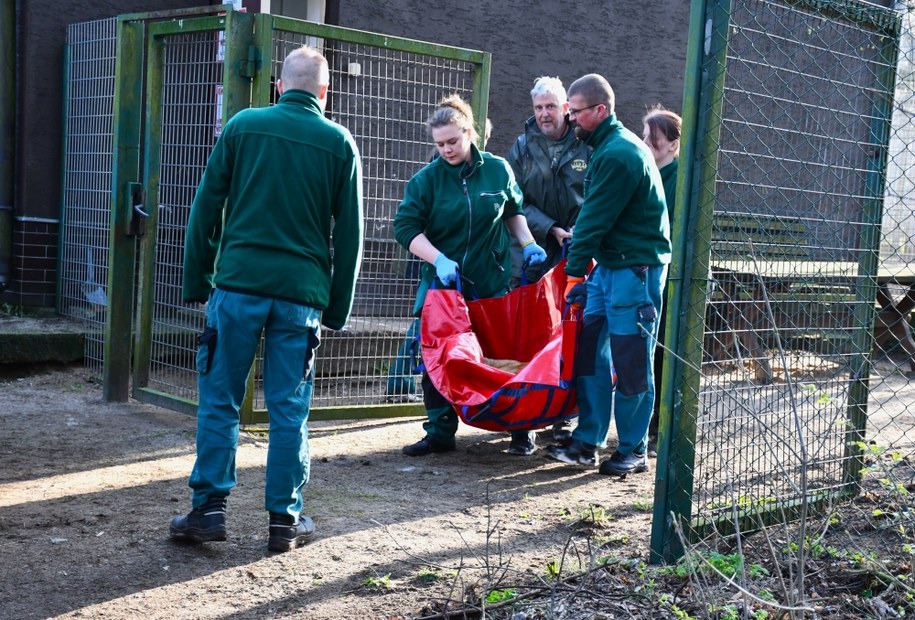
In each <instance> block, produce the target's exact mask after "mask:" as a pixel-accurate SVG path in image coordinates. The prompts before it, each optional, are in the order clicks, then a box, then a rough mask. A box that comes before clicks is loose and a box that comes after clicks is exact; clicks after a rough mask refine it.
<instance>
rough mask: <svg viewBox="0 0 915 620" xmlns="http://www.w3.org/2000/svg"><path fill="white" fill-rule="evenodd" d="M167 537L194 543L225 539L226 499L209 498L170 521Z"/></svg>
mask: <svg viewBox="0 0 915 620" xmlns="http://www.w3.org/2000/svg"><path fill="white" fill-rule="evenodd" d="M168 533H169V535H170V536H171V537H172V538H173V539H175V540H183V541H189V542H196V543H204V542H210V541H212V540H225V539H226V498H225V497H211V498H210V499H209V500H207V503H206V504H204V505H203V506H199V507H198V508H194V509H193V510H191V511H190V512H189V513H188V514H186V515H181V516H179V517H175V518H174V519H172V522H171V524H170V525H169V526H168Z"/></svg>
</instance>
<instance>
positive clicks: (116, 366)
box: [102, 19, 144, 402]
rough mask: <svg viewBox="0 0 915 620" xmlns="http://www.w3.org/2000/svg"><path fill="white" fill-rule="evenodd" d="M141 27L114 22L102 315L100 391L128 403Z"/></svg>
mask: <svg viewBox="0 0 915 620" xmlns="http://www.w3.org/2000/svg"><path fill="white" fill-rule="evenodd" d="M143 34H144V25H143V24H142V23H138V22H130V21H126V20H123V19H119V20H118V34H117V56H116V60H115V93H114V169H113V171H112V172H113V174H112V178H113V181H112V188H111V194H112V202H111V227H110V230H109V240H108V247H109V249H110V250H109V257H108V265H109V269H108V291H109V299H108V313H107V315H106V319H105V354H104V365H103V367H102V376H103V389H102V392H103V395H104V398H105V400H107V401H118V402H123V401H126V400H127V399H128V397H129V388H130V350H131V349H130V345H131V327H132V325H133V285H134V268H135V267H134V266H135V261H136V239H135V238H134V237H133V236H131V235H129V234H128V233H129V231H128V226H129V224H130V219H131V213H132V211H133V201H132V196H131V187H130V184H131V183H135V182H137V181H138V180H139V179H138V174H139V167H140V121H141V118H142V110H143V108H142V103H143V56H144V41H143V38H144V37H143Z"/></svg>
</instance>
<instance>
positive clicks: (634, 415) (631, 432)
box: [572, 265, 667, 455]
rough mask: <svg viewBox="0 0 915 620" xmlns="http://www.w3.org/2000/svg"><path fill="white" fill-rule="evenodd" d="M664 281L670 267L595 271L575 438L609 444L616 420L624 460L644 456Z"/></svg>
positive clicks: (578, 365) (583, 341)
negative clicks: (611, 426)
mask: <svg viewBox="0 0 915 620" xmlns="http://www.w3.org/2000/svg"><path fill="white" fill-rule="evenodd" d="M666 279H667V266H666V265H656V266H646V267H631V268H630V267H624V268H622V269H606V268H603V267H599V266H598V267H597V268H595V269H594V270H593V271H592V272H591V276H590V277H589V278H588V281H587V290H588V300H587V302H586V304H585V311H584V315H583V319H582V320H583V325H582V334H581V338H580V343H581V344H580V346H579V351H578V357H577V360H576V373H577V375H578V379H577V382H576V388H577V395H578V410H579V413H578V426H577V427H576V428H575V431H574V432H573V434H572V436H573V437H574V438H575V439H578V440H580V441H582V442H584V443H587V444H591V445H595V446H604V445H606V441H607V432H608V430H609V429H610V418H611V416H613V417H614V418H615V420H616V431H617V435H618V437H619V446H618V447H617V451H618V452H620V453H621V454H624V455H625V454H629V453H631V452H637V453H643V452H645V448H646V439H647V434H648V424H649V422H650V421H651V412H652V407H653V406H654V399H655V390H654V354H655V345H656V343H657V335H658V317H660V316H661V303H662V301H661V298H662V296H661V293H662V291H663V289H664V282H665V280H666ZM614 374H615V375H616V385H615V389H614V380H613V375H614Z"/></svg>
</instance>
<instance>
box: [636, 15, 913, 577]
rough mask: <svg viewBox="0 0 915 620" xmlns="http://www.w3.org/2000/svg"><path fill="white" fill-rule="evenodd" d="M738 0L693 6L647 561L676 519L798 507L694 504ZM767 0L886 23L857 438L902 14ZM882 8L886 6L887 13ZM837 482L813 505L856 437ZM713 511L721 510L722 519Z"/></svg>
mask: <svg viewBox="0 0 915 620" xmlns="http://www.w3.org/2000/svg"><path fill="white" fill-rule="evenodd" d="M739 1H740V0H694V1H693V3H692V9H691V15H690V36H689V40H688V49H687V67H686V74H685V75H686V79H685V84H684V107H683V135H682V144H683V149H682V151H681V157H680V161H681V163H680V169H679V178H678V184H677V200H676V204H677V209H676V211H675V214H674V215H675V220H674V224H673V230H672V235H673V238H674V240H675V243H674V260H673V262H672V266H671V272H670V274H669V296H668V308H667V310H666V316H667V319H666V320H667V324H666V328H667V342H668V346H669V347H670V349H671V350H672V352H673V353H667V352H665V366H664V368H665V375H664V380H663V387H662V392H661V394H660V398H661V429H660V433H659V435H660V437H659V457H658V461H657V477H656V487H655V502H654V513H653V518H652V532H651V544H650V556H651V561H652V562H654V563H656V562H659V561H673V560H676V559H677V558H678V557H680V556H681V555H682V554H683V547H682V544H681V541H680V539H679V537H678V534H677V531H676V530H677V529H678V528H682V532H683V533H684V534H685V536H686V538H687V542H695V541H696V540H697V539H698V538H699V537H700V536H702V535H703V534H705V533H708V532H709V531H710V530H715V529H716V528H717V527H719V526H720V525H722V524H723V522H725V521H726V522H727V523H729V524H731V529H732V530H733V527H734V526H735V524H736V525H739V526H740V527H741V528H745V530H743V531H750V530H752V529H755V528H756V527H758V526H759V524H760V523H773V522H784V520H785V519H796V518H797V517H798V515H799V504H800V502H797V501H788V502H783V501H781V499H780V498H776V501H773V503H772V504H771V505H766V506H764V507H760V506H751V507H749V508H747V507H742V506H740V505H739V504H738V503H737V502H735V505H734V506H733V510H730V511H729V512H728V514H727V515H726V516H724V517H716V518H710V517H709V516H707V515H703V514H694V513H693V494H694V492H695V486H696V480H695V479H694V474H695V468H696V466H697V462H696V456H697V455H696V441H697V421H698V420H699V419H700V415H701V414H702V411H701V403H700V398H699V394H700V383H701V381H702V379H703V374H702V370H701V368H702V363H703V354H704V344H703V337H704V334H705V309H706V304H707V298H708V291H707V286H708V283H709V274H710V271H709V269H710V265H711V263H710V259H711V255H712V242H713V241H714V239H713V233H712V231H713V225H712V220H713V214H714V211H715V206H716V200H717V186H716V182H717V180H718V176H717V173H718V159H719V148H720V144H719V134H720V132H721V128H722V105H723V101H724V90H725V85H724V82H725V75H726V70H727V63H728V56H727V53H726V51H727V47H728V43H729V41H730V39H731V37H733V36H736V33H735V32H733V31H732V29H731V27H730V22H729V19H730V15H731V11H732V7H733V6H734V5H736V4H738V2H739ZM767 4H778V5H784V6H791V7H795V8H799V9H802V10H806V11H811V12H814V13H818V14H819V16H820V17H823V18H826V19H830V18H832V19H836V18H841V19H847V20H850V21H856V22H861V23H865V24H867V25H869V26H873V27H874V28H875V29H877V30H879V31H881V32H883V33H885V35H884V36H883V40H882V43H881V44H882V45H883V49H881V50H879V53H878V55H879V56H880V57H881V58H883V59H884V60H885V62H886V65H885V66H886V67H888V69H886V70H884V72H883V73H884V74H883V75H880V76H878V81H879V82H880V84H881V86H883V87H885V89H884V92H886V91H888V92H889V93H890V100H881V99H880V98H879V97H878V98H877V99H878V100H877V101H876V105H875V109H874V110H873V117H872V118H873V122H872V125H871V136H870V143H871V144H872V145H874V146H875V148H874V152H875V155H874V156H872V158H871V159H870V161H869V170H868V179H867V183H866V187H865V188H864V189H863V191H864V195H865V196H866V201H865V205H864V213H863V216H864V217H863V220H864V221H863V224H864V229H865V230H864V233H863V234H862V238H861V247H862V250H863V251H862V252H861V257H860V260H859V261H858V265H857V273H856V274H854V275H855V276H856V279H855V282H856V285H855V295H856V298H857V300H858V302H861V303H858V304H857V306H856V311H855V325H856V326H857V330H856V331H855V333H854V336H853V340H854V349H853V350H854V351H856V352H857V354H856V355H855V356H854V357H853V359H852V361H851V363H850V364H849V365H850V373H849V375H850V376H849V379H848V385H849V388H848V402H847V416H846V420H847V422H848V424H849V425H850V427H851V430H850V435H851V436H852V437H855V436H857V437H859V438H863V436H864V430H865V424H866V415H867V398H868V389H869V388H868V376H869V370H870V359H869V355H868V353H867V352H869V351H870V349H871V345H872V344H873V330H872V326H873V320H874V305H873V300H874V299H875V295H876V292H877V287H876V281H875V280H876V277H877V273H878V253H879V249H880V234H879V230H880V223H881V217H882V207H883V205H882V197H883V194H884V184H885V178H884V176H885V170H886V155H887V151H888V143H889V122H890V119H891V115H892V100H891V98H892V92H893V83H894V79H895V73H894V69H893V67H895V57H896V56H895V55H896V51H897V49H898V33H899V21H898V20H895V19H894V18H893V17H892V13H888V12H887V11H886V10H883V9H877V8H876V7H873V8H870V7H866V6H864V5H862V4H859V3H857V2H853V1H851V0H836V1H823V0H773V2H769V3H767ZM887 15H890V17H889V18H888V17H887ZM843 458H844V461H843V462H844V472H843V483H842V487H841V489H840V490H838V491H836V490H830V489H825V490H820V491H813V492H811V493H810V494H808V496H807V497H806V501H808V502H809V504H810V505H811V506H814V505H816V504H818V503H823V502H827V501H829V500H830V499H836V498H839V497H844V496H848V495H850V494H853V493H854V492H855V488H856V487H855V482H856V481H857V478H858V475H859V473H860V470H861V466H862V465H861V449H860V447H859V446H858V445H856V444H855V442H854V441H848V442H846V445H845V455H844V457H843ZM718 519H721V521H719V520H718Z"/></svg>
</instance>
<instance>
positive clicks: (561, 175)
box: [507, 116, 591, 276]
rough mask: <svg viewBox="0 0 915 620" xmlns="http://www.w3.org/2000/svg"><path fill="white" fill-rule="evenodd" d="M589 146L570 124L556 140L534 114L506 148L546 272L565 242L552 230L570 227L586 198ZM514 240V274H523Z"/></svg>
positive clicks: (554, 262)
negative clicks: (542, 128) (555, 152)
mask: <svg viewBox="0 0 915 620" xmlns="http://www.w3.org/2000/svg"><path fill="white" fill-rule="evenodd" d="M554 144H555V145H557V146H558V147H559V154H558V155H557V156H556V157H553V156H551V154H550V147H551V146H552V145H554ZM590 158H591V147H589V146H588V145H587V144H585V143H584V142H582V141H581V140H579V139H578V138H577V137H576V136H575V132H574V131H572V128H571V127H569V128H568V130H567V131H566V135H565V136H563V137H562V138H560V139H559V140H552V139H551V138H549V137H547V136H545V135H543V132H542V131H540V127H539V126H538V125H537V121H536V119H535V118H534V117H533V116H532V117H530V118H529V119H528V120H527V122H526V123H525V124H524V133H523V134H521V135H520V136H518V139H517V140H515V143H514V145H512V148H511V150H510V151H509V152H508V158H507V159H508V164H509V165H510V166H511V167H512V171H514V173H515V179H517V181H518V185H520V186H521V191H522V192H524V216H525V217H526V218H527V225H528V226H529V227H530V229H531V233H533V235H534V239H535V240H536V241H537V243H538V244H539V245H540V247H542V248H543V249H544V250H546V255H547V259H546V264H545V265H544V271H546V270H548V269H550V268H552V267H555V266H556V264H557V263H559V261H560V260H561V259H562V247H561V246H560V245H559V243H558V242H557V241H556V238H555V237H553V235H551V234H549V233H550V228H552V227H553V226H558V227H560V228H564V229H566V230H571V229H572V226H574V225H575V219H576V218H577V217H578V212H579V211H580V210H581V203H582V201H583V200H584V196H583V194H584V180H585V173H586V172H587V171H588V160H589V159H590ZM511 244H512V275H514V276H519V275H520V274H521V265H522V263H523V258H522V253H521V246H520V245H518V241H517V240H516V239H512V240H511Z"/></svg>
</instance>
